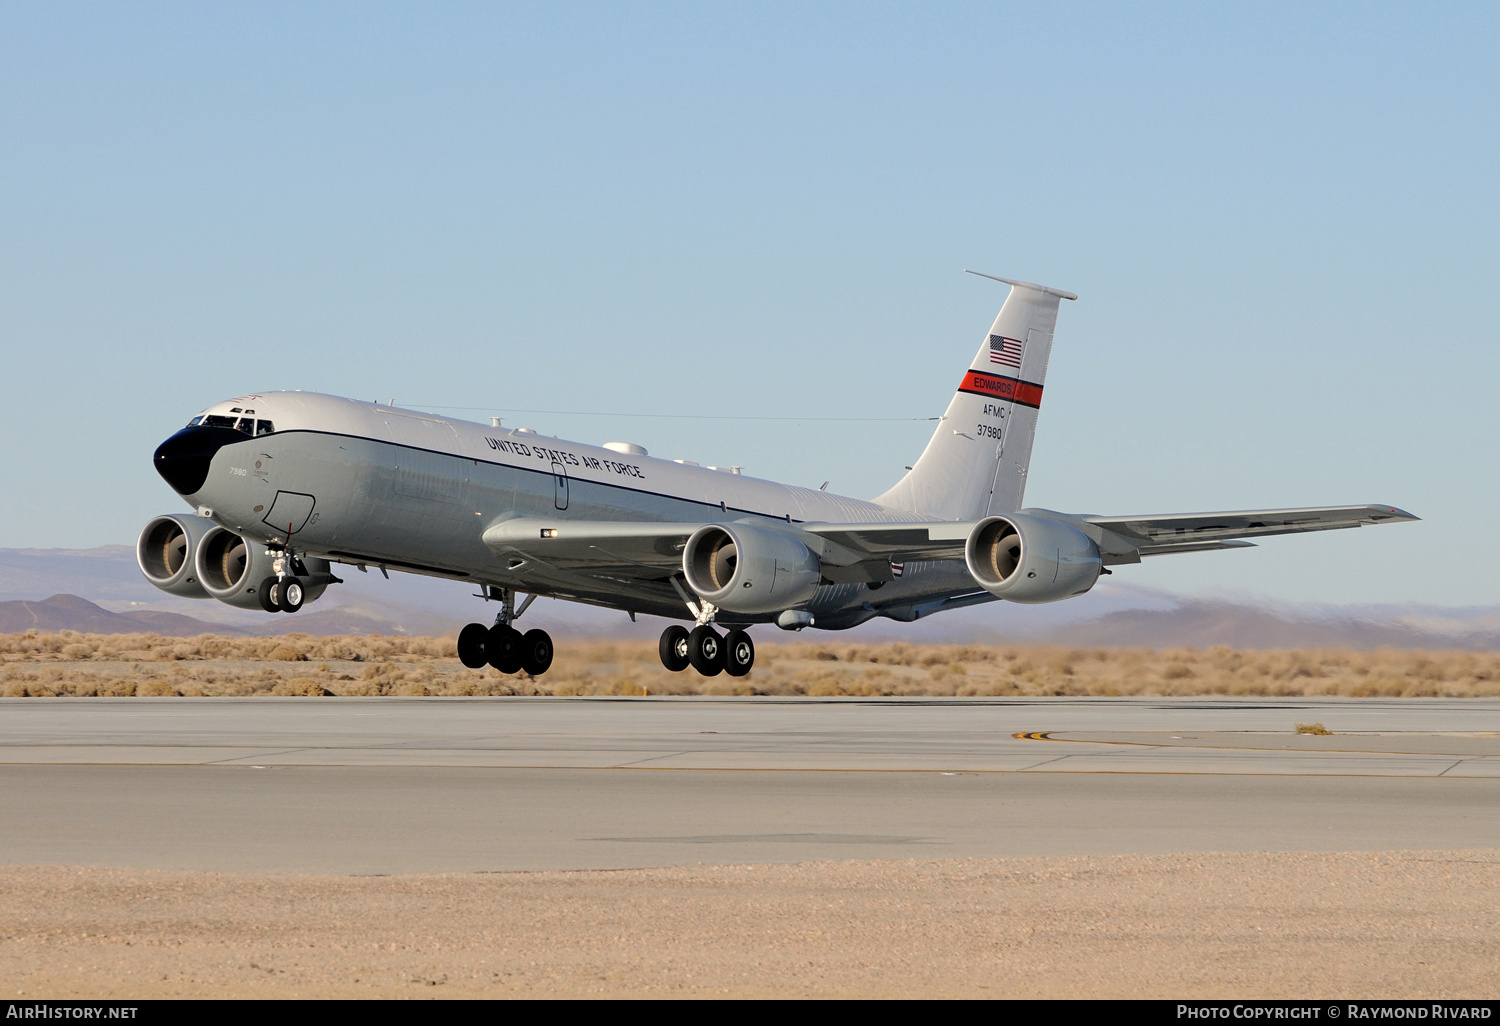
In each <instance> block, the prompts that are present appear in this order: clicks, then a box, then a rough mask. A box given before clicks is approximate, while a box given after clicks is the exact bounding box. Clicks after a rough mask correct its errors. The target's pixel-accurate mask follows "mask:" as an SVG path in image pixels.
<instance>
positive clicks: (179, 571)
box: [135, 513, 214, 599]
mask: <svg viewBox="0 0 1500 1026" xmlns="http://www.w3.org/2000/svg"><path fill="white" fill-rule="evenodd" d="M213 529H214V522H213V521H212V520H208V519H206V518H204V517H199V516H194V515H193V514H191V513H167V514H164V515H163V516H159V517H154V518H152V520H151V522H150V523H148V524H147V525H146V526H145V528H143V529H142V530H141V536H140V537H139V538H137V539H136V543H135V561H136V563H138V564H139V565H140V568H141V573H143V574H145V575H146V580H148V581H150V582H151V583H152V584H154V585H156V586H157V587H158V588H160V589H161V590H162V591H165V592H168V593H169V594H172V595H180V596H182V597H183V598H200V599H206V598H208V597H209V596H208V592H206V591H204V590H203V586H202V584H201V583H200V582H199V577H198V571H197V569H196V567H195V566H194V557H195V556H196V555H197V554H198V545H199V543H200V542H201V541H202V539H203V536H204V535H205V534H207V533H208V532H209V531H211V530H213Z"/></svg>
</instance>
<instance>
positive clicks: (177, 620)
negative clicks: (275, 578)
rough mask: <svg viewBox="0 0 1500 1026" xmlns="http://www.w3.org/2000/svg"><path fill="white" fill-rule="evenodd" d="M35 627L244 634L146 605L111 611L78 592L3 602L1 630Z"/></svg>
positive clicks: (93, 631)
mask: <svg viewBox="0 0 1500 1026" xmlns="http://www.w3.org/2000/svg"><path fill="white" fill-rule="evenodd" d="M33 628H35V629H36V630H38V631H42V632H45V633H55V632H57V631H78V632H79V633H81V634H144V633H148V632H154V633H156V634H165V635H168V636H170V637H189V636H191V635H194V634H243V633H246V632H244V631H241V630H238V629H237V628H234V627H227V626H225V625H224V624H221V623H209V622H208V621H206V620H195V619H193V618H192V617H191V616H182V615H180V614H178V613H165V612H162V611H160V610H156V609H144V610H141V611H140V612H134V613H111V612H110V611H109V610H107V609H104V608H103V607H101V606H96V605H94V603H92V602H90V601H88V600H87V599H82V598H79V597H78V596H77V595H53V596H52V597H51V598H49V599H44V600H42V601H41V602H24V601H21V602H0V634H20V633H22V632H24V631H29V630H32V629H33Z"/></svg>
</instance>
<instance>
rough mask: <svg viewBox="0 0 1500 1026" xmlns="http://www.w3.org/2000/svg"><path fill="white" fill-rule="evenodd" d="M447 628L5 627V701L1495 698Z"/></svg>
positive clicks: (1255, 667)
mask: <svg viewBox="0 0 1500 1026" xmlns="http://www.w3.org/2000/svg"><path fill="white" fill-rule="evenodd" d="M454 644H455V642H454V639H453V638H451V637H445V638H432V637H392V636H375V635H370V636H353V635H349V636H336V637H317V636H311V635H298V634H292V635H283V636H278V637H270V638H262V637H239V636H223V635H201V636H199V637H195V638H168V637H161V636H158V635H151V634H79V633H76V632H73V631H63V632H60V633H56V634H44V633H36V632H28V633H26V634H9V635H0V697H12V698H19V697H27V696H33V697H53V696H57V697H69V696H77V697H90V696H128V695H140V696H166V695H183V696H210V697H211V696H220V695H235V696H243V695H257V694H264V695H272V694H274V695H303V694H305V695H497V696H498V695H641V694H651V695H809V696H835V695H851V696H872V695H958V696H979V695H1075V696H1076V695H1115V696H1117V695H1267V696H1281V697H1292V696H1303V695H1305V696H1312V695H1327V696H1344V697H1374V696H1380V697H1468V698H1487V697H1496V696H1500V653H1492V652H1462V651H1420V650H1410V649H1382V650H1377V651H1368V652H1352V651H1251V650H1240V649H1230V648H1209V649H1160V650H1157V649H1104V648H1097V649H1078V648H1063V647H1020V646H985V645H907V644H901V643H891V644H855V643H840V642H837V641H834V642H826V641H825V642H803V641H790V642H780V643H774V644H771V643H767V644H762V645H761V646H760V647H759V649H758V651H757V654H756V663H755V669H754V670H753V671H752V672H751V673H750V674H749V675H747V676H745V677H740V678H734V677H729V676H725V675H720V676H718V677H712V678H704V677H700V676H698V675H697V674H696V673H694V672H693V671H691V670H688V671H684V672H682V673H670V672H668V671H667V670H665V669H663V668H662V665H661V662H660V660H659V659H658V658H657V654H656V645H655V644H654V643H649V642H624V641H621V642H614V641H601V642H588V641H573V640H568V639H564V640H561V641H560V642H559V644H558V649H557V659H556V661H555V662H554V663H553V665H552V668H551V670H549V671H548V672H547V673H546V674H544V675H542V676H540V677H535V678H533V677H530V676H528V675H527V674H524V673H519V674H501V673H500V672H499V671H497V670H494V669H488V668H486V669H484V670H471V669H468V668H467V667H465V666H463V665H462V664H461V663H459V661H458V659H457V658H456V657H455V655H454Z"/></svg>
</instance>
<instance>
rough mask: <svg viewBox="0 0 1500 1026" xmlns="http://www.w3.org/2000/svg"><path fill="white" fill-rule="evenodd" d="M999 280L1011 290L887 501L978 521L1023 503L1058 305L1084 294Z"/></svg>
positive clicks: (882, 498)
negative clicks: (920, 450)
mask: <svg viewBox="0 0 1500 1026" xmlns="http://www.w3.org/2000/svg"><path fill="white" fill-rule="evenodd" d="M970 273H971V274H977V273H978V272H977V271H972V272H970ZM982 277H985V278H989V277H991V275H988V274H986V275H982ZM995 281H999V282H1004V283H1005V284H1007V285H1009V286H1011V290H1010V295H1009V296H1007V297H1006V299H1005V303H1004V305H1003V306H1001V307H1000V313H999V315H998V316H997V317H996V318H995V324H994V326H993V327H991V328H990V331H989V335H988V337H986V338H985V340H984V344H983V345H981V346H980V347H979V353H978V354H977V355H976V356H975V357H974V362H973V363H972V364H970V365H969V370H968V373H966V374H965V375H964V379H963V382H962V383H961V384H960V385H959V386H958V392H957V393H956V394H955V395H954V396H953V401H952V402H951V403H949V404H948V412H947V414H946V415H944V417H943V419H942V422H941V423H940V424H939V425H938V429H937V431H936V432H935V433H934V434H933V436H932V440H931V441H929V442H928V443H927V448H926V449H925V450H924V451H923V453H922V457H921V459H919V460H917V462H916V463H915V464H914V465H913V466H912V469H911V471H910V472H909V473H908V474H907V475H906V476H905V477H903V478H902V479H901V480H900V481H899V482H897V484H896V486H895V487H894V488H892V489H891V490H890V491H888V492H886V493H885V494H884V495H881V496H877V497H876V499H875V501H876V502H878V503H880V504H881V505H883V506H895V507H897V508H899V509H906V510H911V511H912V512H914V513H919V514H921V515H922V516H926V517H933V518H935V519H938V520H977V519H978V518H980V517H983V516H988V515H989V514H991V513H1009V512H1012V511H1014V510H1017V509H1020V508H1021V499H1022V497H1023V495H1024V494H1025V491H1026V467H1027V465H1028V464H1029V463H1030V462H1031V441H1032V437H1033V435H1034V433H1035V431H1036V417H1037V411H1038V409H1039V408H1040V407H1041V404H1042V383H1043V381H1044V380H1045V378H1046V377H1047V359H1048V357H1050V356H1051V355H1052V332H1053V329H1054V328H1055V327H1056V326H1057V308H1058V306H1059V305H1060V301H1061V300H1064V299H1077V298H1078V297H1077V296H1075V295H1073V293H1071V292H1062V291H1060V290H1058V289H1052V288H1047V287H1046V286H1045V285H1033V284H1031V283H1030V282H1024V281H1011V280H1010V279H1008V278H995Z"/></svg>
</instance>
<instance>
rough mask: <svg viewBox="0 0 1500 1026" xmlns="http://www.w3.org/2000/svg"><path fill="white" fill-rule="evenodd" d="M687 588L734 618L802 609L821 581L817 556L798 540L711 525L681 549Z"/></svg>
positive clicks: (762, 531) (776, 533) (756, 529)
mask: <svg viewBox="0 0 1500 1026" xmlns="http://www.w3.org/2000/svg"><path fill="white" fill-rule="evenodd" d="M682 573H683V576H684V577H686V578H687V583H688V587H690V588H692V589H693V591H694V592H696V593H697V594H698V596H699V597H700V598H702V599H704V600H705V601H708V602H712V603H713V604H714V605H716V606H718V607H719V608H720V609H727V610H729V611H730V612H732V613H779V612H782V611H783V610H786V609H794V608H796V607H797V606H800V605H803V604H805V603H806V602H807V601H808V600H810V599H811V598H812V597H813V593H814V592H816V591H817V590H818V585H819V583H821V582H822V579H823V573H822V570H821V567H820V565H819V562H818V557H817V556H815V555H813V553H812V550H810V549H809V548H808V547H807V546H806V545H803V544H802V543H801V542H800V541H798V540H797V539H796V538H793V537H791V536H790V535H787V534H783V533H782V532H780V531H772V530H767V529H766V528H764V527H752V526H751V525H749V524H709V525H707V526H705V527H700V528H698V530H696V531H694V532H693V534H692V537H690V538H688V541H687V545H686V546H685V547H684V548H683V550H682Z"/></svg>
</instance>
